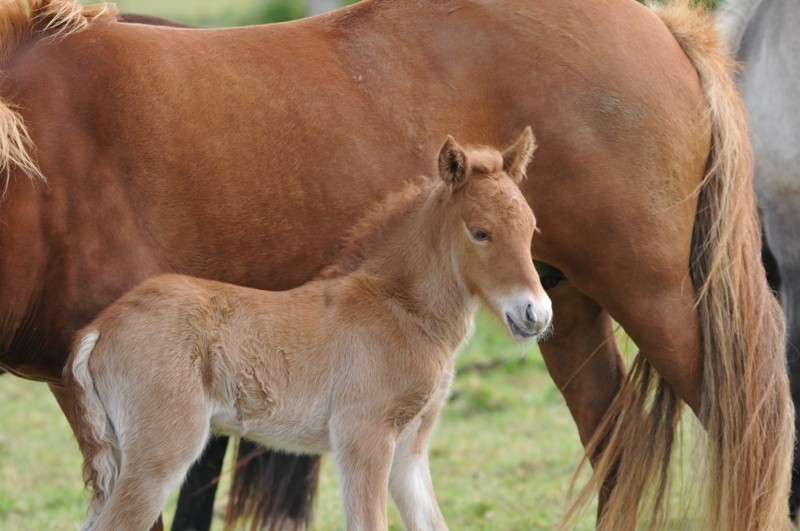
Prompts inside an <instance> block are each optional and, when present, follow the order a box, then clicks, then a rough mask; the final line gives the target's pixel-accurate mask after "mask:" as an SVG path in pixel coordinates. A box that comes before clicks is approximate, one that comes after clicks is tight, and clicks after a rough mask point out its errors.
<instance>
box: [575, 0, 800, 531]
mask: <svg viewBox="0 0 800 531" xmlns="http://www.w3.org/2000/svg"><path fill="white" fill-rule="evenodd" d="M653 9H654V10H655V12H656V13H657V14H658V16H659V17H660V18H661V20H662V21H663V22H664V24H665V25H666V26H667V27H668V28H669V29H670V31H671V32H672V34H673V36H674V37H675V39H676V40H677V42H678V43H679V44H680V46H681V47H682V48H683V50H684V52H685V53H686V55H687V57H688V58H689V59H690V61H691V62H692V64H693V65H694V67H695V69H696V71H697V74H698V77H699V80H700V83H701V85H702V88H703V91H704V93H705V95H706V99H707V101H708V112H709V117H710V122H711V124H710V125H711V131H710V133H711V151H710V153H709V159H708V163H707V171H706V175H705V177H704V178H703V180H702V182H701V183H700V186H699V187H698V189H697V211H696V214H695V221H694V230H693V235H692V243H691V251H690V264H689V274H690V276H691V279H692V282H693V285H694V288H695V290H696V294H697V302H696V308H697V313H698V317H699V320H700V322H699V326H700V334H701V340H702V345H701V347H702V356H703V382H702V389H701V412H700V420H701V422H702V423H703V425H704V426H705V428H706V433H707V437H706V440H707V445H706V451H705V452H704V453H705V455H706V476H705V479H706V480H707V483H708V491H707V492H706V494H707V496H705V497H703V499H702V501H701V502H700V504H701V505H702V507H703V513H704V517H705V518H707V522H706V525H704V526H702V528H704V529H725V530H728V529H730V530H744V529H748V530H775V529H782V528H783V529H785V528H787V526H788V512H787V507H786V500H787V499H788V493H789V478H790V473H791V462H792V461H791V460H792V449H793V443H794V427H793V419H794V409H793V406H792V402H791V398H790V394H789V383H788V377H787V373H786V367H785V357H784V347H783V342H784V322H783V316H782V314H781V311H780V307H779V305H778V303H777V301H776V300H775V297H774V296H773V295H772V293H771V292H770V289H769V286H768V285H767V280H766V276H765V272H764V268H763V266H762V263H761V231H760V226H759V222H758V218H757V211H756V205H755V197H754V191H753V182H752V175H753V156H752V149H751V146H750V141H749V139H748V128H747V122H746V113H745V110H744V107H743V104H742V101H741V99H740V97H739V95H738V93H737V91H736V87H735V84H734V80H733V74H734V71H735V63H734V62H733V60H732V59H731V58H730V57H729V56H728V54H727V53H726V50H725V49H724V46H723V45H722V42H721V39H720V38H719V37H718V36H717V35H716V31H715V28H714V23H713V20H712V19H711V17H709V16H707V15H705V14H703V13H700V12H698V11H696V10H695V9H693V8H691V7H690V5H689V1H688V0H679V1H676V2H674V3H673V4H672V5H668V6H665V7H653ZM680 411H681V408H680V401H679V399H678V397H677V395H676V394H675V392H674V391H673V390H672V389H671V388H670V387H669V386H668V385H667V384H666V382H665V381H664V380H663V379H661V377H660V376H659V375H658V374H657V373H656V372H655V370H653V368H652V366H651V365H650V363H649V362H647V360H646V359H644V358H643V357H642V356H641V354H640V355H639V356H638V358H637V359H636V361H635V363H634V365H633V368H632V370H631V372H630V374H629V377H628V379H627V380H626V382H625V384H624V385H623V388H622V390H621V391H620V393H619V395H618V396H617V398H616V399H615V401H614V403H613V404H612V406H611V409H610V411H609V413H608V414H607V415H606V417H605V418H604V420H603V422H602V423H601V425H600V426H599V427H598V429H597V431H596V433H595V436H594V438H593V440H592V442H591V443H590V444H589V445H588V446H587V455H589V456H592V457H597V459H596V462H595V463H594V466H595V473H594V475H593V477H592V480H591V481H590V483H589V485H588V486H587V487H586V488H585V489H584V490H583V491H582V492H581V493H580V495H579V496H578V499H577V501H576V505H575V507H573V508H572V509H571V510H570V511H569V512H568V514H567V516H566V517H565V521H569V519H570V518H573V517H574V516H575V514H576V513H577V512H578V511H579V509H580V508H581V507H583V506H585V502H587V501H588V499H589V496H590V493H591V492H592V491H593V490H595V489H599V490H600V495H601V501H602V502H603V503H604V511H603V514H602V515H601V518H600V522H599V526H600V527H601V528H603V529H630V528H634V527H635V526H636V522H637V521H641V520H645V521H648V522H649V527H650V528H654V527H658V528H661V527H666V526H667V524H668V514H667V511H666V505H667V503H666V502H667V498H668V496H667V487H668V482H669V481H668V480H669V478H670V474H669V464H670V458H671V454H672V449H673V443H674V440H675V435H676V428H677V424H678V420H679V418H680ZM603 481H606V482H607V483H605V485H602V483H603ZM648 497H650V499H647V498H648Z"/></svg>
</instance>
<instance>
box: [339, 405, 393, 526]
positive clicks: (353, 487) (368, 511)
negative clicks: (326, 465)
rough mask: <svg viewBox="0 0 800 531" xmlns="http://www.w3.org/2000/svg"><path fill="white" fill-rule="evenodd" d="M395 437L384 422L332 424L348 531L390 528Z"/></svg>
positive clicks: (341, 421) (344, 421)
mask: <svg viewBox="0 0 800 531" xmlns="http://www.w3.org/2000/svg"><path fill="white" fill-rule="evenodd" d="M344 416H346V415H342V416H341V417H344ZM395 435H396V434H395V432H394V430H392V429H391V428H390V426H387V425H384V424H383V423H377V424H376V423H373V424H370V425H367V426H364V425H359V423H358V422H357V421H356V422H354V421H353V419H352V418H351V419H349V421H348V419H345V418H339V419H336V420H334V421H333V422H332V428H331V450H332V453H333V460H334V463H335V464H336V469H337V472H338V474H339V486H340V489H341V492H342V502H343V503H344V513H345V518H346V520H347V529H348V531H379V530H381V529H388V527H389V524H388V521H387V519H386V496H387V491H388V487H389V469H390V467H391V466H392V454H393V452H394V445H395Z"/></svg>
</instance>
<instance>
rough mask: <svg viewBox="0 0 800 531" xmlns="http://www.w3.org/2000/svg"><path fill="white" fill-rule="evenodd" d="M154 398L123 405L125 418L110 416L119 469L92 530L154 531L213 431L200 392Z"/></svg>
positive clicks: (145, 396)
mask: <svg viewBox="0 0 800 531" xmlns="http://www.w3.org/2000/svg"><path fill="white" fill-rule="evenodd" d="M98 387H99V386H98ZM100 392H101V394H102V390H101V391H100ZM152 395H153V394H152V393H142V396H141V397H135V398H133V399H131V398H128V399H127V400H125V401H124V403H123V404H122V405H121V408H123V409H124V413H123V414H122V415H114V414H113V411H112V412H110V417H111V421H112V424H113V425H114V426H115V427H116V428H117V433H118V437H119V441H118V443H119V452H120V461H121V467H120V473H119V477H118V478H117V480H116V482H115V484H114V488H113V490H112V492H111V493H110V495H109V494H107V496H106V501H105V504H104V505H103V508H102V510H101V512H100V514H99V515H98V516H97V518H96V519H95V520H94V522H93V523H92V526H91V527H90V529H92V530H93V531H100V530H115V529H131V530H137V529H140V530H147V529H150V527H151V526H152V525H153V522H155V521H156V519H158V518H159V515H160V513H161V511H162V510H163V508H164V503H165V502H166V499H167V497H168V496H169V494H170V492H171V491H172V490H173V489H174V488H175V487H177V486H178V485H179V484H180V483H181V481H182V480H183V478H184V477H185V476H186V473H187V471H188V470H189V467H190V466H191V465H192V463H193V462H194V461H196V460H197V458H198V457H199V456H200V454H201V453H202V451H203V448H204V447H205V444H206V442H207V440H208V437H209V432H210V428H209V419H208V412H207V408H206V405H205V401H204V397H203V395H202V392H201V391H198V390H197V389H192V388H191V387H190V386H184V387H183V388H181V389H180V390H179V391H175V392H173V393H172V395H171V396H169V397H165V396H160V397H159V396H152ZM177 395H183V396H180V397H179V398H178V397H177ZM136 398H138V400H137V399H136ZM159 399H160V400H159ZM153 404H159V405H160V410H154V409H153ZM106 407H108V405H107V404H106ZM115 417H116V418H115ZM120 419H124V421H121V420H120Z"/></svg>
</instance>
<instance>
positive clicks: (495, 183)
mask: <svg viewBox="0 0 800 531" xmlns="http://www.w3.org/2000/svg"><path fill="white" fill-rule="evenodd" d="M535 147H536V146H535V144H534V139H533V133H532V132H531V129H530V127H528V128H526V129H525V131H524V132H523V134H522V136H520V138H519V140H517V142H516V143H515V144H514V145H513V146H511V147H510V148H508V149H507V150H506V151H505V152H503V153H500V152H498V151H496V150H493V149H489V148H479V149H470V150H467V149H464V148H462V147H461V146H459V145H458V144H457V143H456V142H455V141H454V140H453V138H452V137H448V138H447V141H445V143H444V145H443V146H442V149H441V151H440V152H439V175H440V177H441V178H442V180H443V181H444V182H445V183H446V184H447V186H448V187H449V188H450V191H451V192H450V194H449V196H448V199H447V200H448V201H450V202H452V206H453V211H454V216H455V217H456V219H454V222H455V224H456V233H457V235H456V243H455V251H456V253H455V254H456V260H457V264H458V266H457V267H458V271H459V273H460V275H461V279H462V281H463V282H464V284H465V285H466V287H467V289H468V290H469V291H470V292H471V293H472V294H474V295H477V296H478V297H479V298H480V299H481V300H482V301H483V303H484V304H486V305H487V306H488V307H489V308H490V309H491V310H492V311H493V312H494V313H495V315H497V316H498V318H500V320H502V321H503V322H504V323H505V324H506V326H507V327H508V330H509V331H510V332H511V334H512V335H513V336H514V337H515V338H517V339H530V338H538V337H541V336H542V335H543V334H544V333H545V332H546V331H547V330H548V328H549V326H550V321H551V318H552V309H551V303H550V299H549V298H548V297H547V295H546V294H545V292H544V289H543V288H542V285H541V283H540V282H539V275H537V273H536V269H534V267H533V259H532V257H531V240H532V238H533V232H534V230H535V228H536V220H535V218H534V216H533V212H531V209H530V207H529V206H528V203H527V201H526V200H525V197H524V196H523V195H522V193H521V192H520V190H519V187H518V186H517V185H518V184H519V182H520V181H521V180H522V179H523V178H524V177H525V169H526V167H527V166H528V163H529V162H530V160H531V158H532V156H533V151H534V149H535Z"/></svg>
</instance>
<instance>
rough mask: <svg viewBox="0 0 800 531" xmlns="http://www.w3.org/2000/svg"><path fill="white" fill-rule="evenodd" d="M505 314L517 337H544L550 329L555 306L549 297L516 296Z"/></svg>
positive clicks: (510, 327)
mask: <svg viewBox="0 0 800 531" xmlns="http://www.w3.org/2000/svg"><path fill="white" fill-rule="evenodd" d="M504 315H505V320H506V326H507V327H508V330H509V332H511V335H512V336H514V337H515V338H516V339H523V340H527V339H542V338H543V337H544V336H545V335H547V332H548V331H549V330H550V324H551V323H552V321H553V307H552V303H551V302H550V299H549V298H547V297H539V298H534V297H515V298H514V300H513V301H512V302H511V304H509V305H508V306H506V308H505V311H504Z"/></svg>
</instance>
